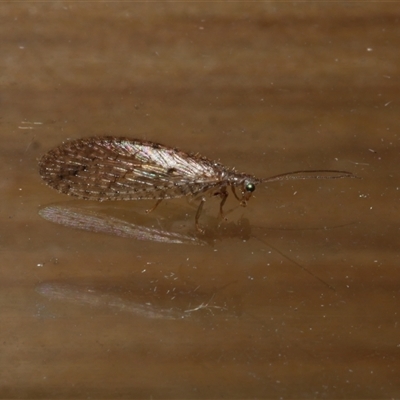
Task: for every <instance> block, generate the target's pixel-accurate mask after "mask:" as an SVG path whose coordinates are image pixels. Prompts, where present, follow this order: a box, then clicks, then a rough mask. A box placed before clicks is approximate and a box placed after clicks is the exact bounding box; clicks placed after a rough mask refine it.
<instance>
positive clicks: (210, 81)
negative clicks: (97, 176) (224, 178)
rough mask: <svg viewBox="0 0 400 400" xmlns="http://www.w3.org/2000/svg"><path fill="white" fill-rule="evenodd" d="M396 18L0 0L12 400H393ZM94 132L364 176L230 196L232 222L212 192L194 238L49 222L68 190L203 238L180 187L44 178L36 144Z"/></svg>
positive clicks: (0, 303)
mask: <svg viewBox="0 0 400 400" xmlns="http://www.w3.org/2000/svg"><path fill="white" fill-rule="evenodd" d="M399 21H400V7H399V6H398V5H397V4H396V3H383V2H381V3H317V2H313V3H296V2H292V3H278V2H263V3H222V2H219V3H200V2H198V3H179V2H178V3H174V2H173V3H125V2H116V3H115V2H101V3H100V2H99V3H91V2H84V3H73V2H30V3H24V4H23V3H3V4H1V5H0V26H1V28H0V35H1V38H0V39H1V43H2V44H1V49H0V55H1V57H0V67H1V68H0V69H1V76H0V88H1V91H0V104H1V108H0V110H1V111H0V115H1V120H0V137H1V139H2V145H1V150H0V151H1V157H0V163H1V171H2V174H3V175H2V179H1V182H0V185H1V193H2V207H1V209H0V222H1V223H0V226H1V231H0V232H1V233H0V251H1V255H2V257H1V259H2V262H1V264H0V275H1V279H0V287H1V291H0V315H1V327H2V328H1V329H0V353H1V357H0V367H1V374H0V397H2V398H78V397H79V398H83V397H85V398H86V397H88V398H89V397H91V398H94V397H97V398H224V397H225V398H346V399H349V398H353V399H360V398H367V397H368V398H396V397H399V396H400V383H399V379H398V377H399V373H400V334H399V321H400V316H399V309H400V307H399V306H400V297H399V296H400V293H399V288H400V273H399V233H398V232H399V214H398V213H399V206H398V199H399V187H400V185H399V176H400V174H399V134H398V130H399V115H400V113H399V112H400V110H399V101H398V98H399V88H400V80H399V65H400V60H399V54H400V52H399V48H400V22H399ZM101 134H107V135H116V136H118V135H121V136H129V137H132V138H135V137H136V138H141V139H146V140H154V141H157V142H161V143H164V144H167V145H170V146H177V147H180V148H182V149H183V150H187V151H198V152H200V153H201V154H203V155H205V156H208V157H210V158H213V159H218V160H219V161H220V162H222V163H224V164H225V165H228V166H235V167H236V168H238V169H239V170H241V171H243V172H247V173H253V174H255V175H256V176H260V177H267V176H270V175H274V174H278V173H283V172H288V171H293V170H301V169H322V168H323V169H344V170H349V171H352V172H354V173H355V174H357V175H358V176H359V177H360V178H361V179H354V180H340V181H304V182H301V181H299V182H286V183H282V184H281V183H276V184H270V185H269V186H268V187H266V188H264V187H258V188H257V189H256V192H255V193H254V194H255V198H253V199H251V201H250V202H249V205H248V207H247V208H246V209H243V208H240V207H239V208H238V207H237V202H236V201H235V199H234V198H233V196H230V197H229V199H228V202H227V209H234V210H233V211H232V212H231V213H229V214H228V215H227V219H228V220H227V221H225V222H224V223H223V224H222V225H221V226H220V227H219V228H218V226H217V222H216V221H215V218H214V217H215V216H216V215H217V212H218V201H217V200H215V199H209V201H207V203H206V209H205V212H204V216H202V223H203V224H204V225H205V226H206V227H207V228H208V231H207V234H206V236H205V237H202V238H199V237H196V236H194V237H195V239H194V243H193V244H192V243H189V244H173V243H162V242H157V241H155V240H154V239H152V240H147V241H140V240H136V239H134V238H130V239H128V238H121V237H118V236H113V235H111V234H107V233H106V234H104V233H103V234H101V233H97V234H96V233H93V232H87V231H83V230H74V229H71V228H67V227H65V226H62V225H59V224H54V223H51V222H48V221H46V220H45V219H43V218H42V217H41V216H40V214H39V212H41V210H43V208H45V207H48V206H49V205H51V204H54V203H55V204H56V205H57V206H60V207H67V208H68V207H77V208H78V209H79V208H81V209H82V210H89V212H95V213H102V214H101V215H103V217H104V219H105V220H106V221H110V220H111V221H114V222H113V224H115V223H116V222H115V218H117V219H118V221H119V220H122V221H126V223H127V224H131V225H132V226H136V225H140V226H141V225H145V226H147V227H149V228H152V229H155V230H164V231H166V232H173V233H176V232H178V233H180V234H184V235H192V234H195V231H194V229H193V223H194V215H195V211H196V204H190V203H187V202H186V201H185V200H184V199H183V200H176V201H172V200H171V201H168V202H167V201H166V202H163V203H162V204H161V205H160V206H159V207H158V208H157V210H155V211H154V212H153V213H152V214H150V215H145V213H144V211H145V210H146V209H147V208H149V207H151V206H152V205H154V202H133V203H102V204H92V203H89V204H88V203H85V202H77V201H76V200H74V199H71V198H68V197H66V196H63V195H61V194H58V193H57V192H55V191H53V190H51V189H50V188H48V187H46V186H45V185H44V184H43V183H42V182H41V180H40V177H39V174H38V167H37V160H38V158H39V157H40V156H41V155H42V154H44V153H45V152H46V151H48V150H49V149H50V148H52V147H53V146H56V145H58V144H60V143H61V142H63V141H64V140H67V139H69V138H79V137H84V136H91V135H101ZM42 214H43V213H42ZM85 218H86V222H87V221H88V220H87V218H88V217H85ZM110 218H111V219H110ZM112 218H114V219H112ZM92 222H93V221H92ZM118 224H119V222H118ZM203 241H204V242H205V244H204V245H198V244H200V242H203ZM302 268H305V269H307V270H308V271H309V272H311V273H312V274H314V275H315V276H316V277H317V278H316V277H314V276H311V275H310V274H309V273H308V272H307V271H305V270H304V269H302ZM318 278H319V279H321V280H323V281H324V282H326V283H327V284H328V285H330V286H331V288H330V287H328V285H326V284H324V283H321V282H320V281H319V280H318Z"/></svg>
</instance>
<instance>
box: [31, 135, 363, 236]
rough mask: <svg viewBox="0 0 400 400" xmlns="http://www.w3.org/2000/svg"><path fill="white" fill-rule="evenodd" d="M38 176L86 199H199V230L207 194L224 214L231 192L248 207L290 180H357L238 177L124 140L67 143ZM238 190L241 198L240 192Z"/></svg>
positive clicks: (315, 174)
mask: <svg viewBox="0 0 400 400" xmlns="http://www.w3.org/2000/svg"><path fill="white" fill-rule="evenodd" d="M39 165H40V175H41V177H42V179H43V180H44V181H45V182H46V183H47V184H48V185H49V186H51V187H53V188H54V189H56V190H58V191H59V192H61V193H65V194H68V195H71V196H75V197H78V198H80V199H86V200H97V201H105V200H142V199H143V200H144V199H155V200H157V202H156V204H155V206H154V207H153V208H152V209H150V210H148V212H150V211H153V210H154V209H155V208H156V207H157V206H158V205H159V204H160V202H161V201H162V200H164V199H173V198H178V197H183V196H193V197H196V198H200V204H199V207H198V209H197V212H196V216H195V224H196V228H197V229H198V230H199V231H201V229H200V227H199V217H200V215H201V212H202V209H203V206H204V202H205V201H206V199H205V194H206V193H210V195H214V196H218V197H219V198H220V207H219V208H220V215H221V216H222V215H223V206H224V204H225V201H226V199H227V197H228V188H230V189H231V191H232V193H233V195H234V196H235V197H236V199H237V200H238V201H239V203H240V205H241V206H243V207H244V206H246V204H247V201H248V200H249V199H250V197H251V195H252V193H253V192H254V190H255V188H256V186H257V185H259V184H264V183H269V182H275V181H283V180H290V179H337V178H354V177H355V176H354V175H353V174H352V173H351V172H346V171H336V170H310V171H294V172H288V173H285V174H280V175H275V176H272V177H269V178H263V179H260V178H256V177H255V176H253V175H249V174H243V173H239V172H237V171H236V170H235V169H234V168H227V167H225V166H224V165H222V164H220V163H219V162H216V161H212V160H209V159H208V158H206V157H203V156H201V155H200V154H198V153H185V152H183V151H180V150H178V149H176V148H173V147H168V146H164V145H162V144H159V143H154V142H150V141H144V140H140V139H129V138H124V137H112V136H104V137H90V138H83V139H78V140H73V141H67V142H65V143H63V144H62V145H61V146H59V147H56V148H55V149H53V150H50V151H49V152H48V153H47V154H45V155H44V156H43V157H42V159H41V160H40V163H39ZM237 190H238V191H239V194H238V193H237Z"/></svg>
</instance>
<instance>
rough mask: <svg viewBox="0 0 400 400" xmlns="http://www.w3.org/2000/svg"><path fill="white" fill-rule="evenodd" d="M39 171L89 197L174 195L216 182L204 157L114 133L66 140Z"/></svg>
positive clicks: (71, 191)
mask: <svg viewBox="0 0 400 400" xmlns="http://www.w3.org/2000/svg"><path fill="white" fill-rule="evenodd" d="M40 174H41V176H42V178H43V180H44V181H45V182H46V183H47V184H48V185H49V186H51V187H53V188H55V189H57V190H59V191H60V192H62V193H66V194H69V195H73V196H77V197H79V198H83V199H89V200H138V199H161V198H175V197H181V196H184V195H186V194H197V193H199V192H201V191H203V190H206V189H208V188H210V187H212V186H213V185H215V184H216V183H217V182H218V176H217V172H216V170H215V163H213V162H211V161H209V160H208V159H206V158H204V157H197V156H195V155H193V154H186V153H183V152H181V151H179V150H176V149H173V148H170V147H166V146H162V145H160V144H156V143H152V142H146V141H140V140H132V139H127V138H115V137H98V138H86V139H79V140H76V141H71V142H66V143H64V144H63V145H61V146H60V147H57V148H56V149H54V150H51V151H50V152H49V153H47V154H46V155H45V156H43V158H42V160H41V161H40Z"/></svg>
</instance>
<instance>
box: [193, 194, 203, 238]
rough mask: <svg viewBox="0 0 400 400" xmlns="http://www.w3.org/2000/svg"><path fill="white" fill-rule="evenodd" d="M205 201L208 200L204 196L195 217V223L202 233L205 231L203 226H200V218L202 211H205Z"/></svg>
mask: <svg viewBox="0 0 400 400" xmlns="http://www.w3.org/2000/svg"><path fill="white" fill-rule="evenodd" d="M205 202H206V199H205V198H204V197H202V198H201V201H200V204H199V208H198V209H197V212H196V217H195V219H194V222H195V225H196V229H197V230H198V231H199V232H201V233H204V230H203V229H202V228H200V225H199V218H200V215H201V212H202V211H203V206H204V203H205Z"/></svg>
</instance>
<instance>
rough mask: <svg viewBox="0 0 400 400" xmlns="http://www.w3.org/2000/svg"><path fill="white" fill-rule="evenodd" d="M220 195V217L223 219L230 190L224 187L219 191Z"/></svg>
mask: <svg viewBox="0 0 400 400" xmlns="http://www.w3.org/2000/svg"><path fill="white" fill-rule="evenodd" d="M219 195H220V196H221V203H219V217H220V218H221V219H222V218H223V216H224V210H223V207H224V204H225V202H226V199H227V198H228V192H227V191H226V188H222V189H221V191H220V192H219Z"/></svg>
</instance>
